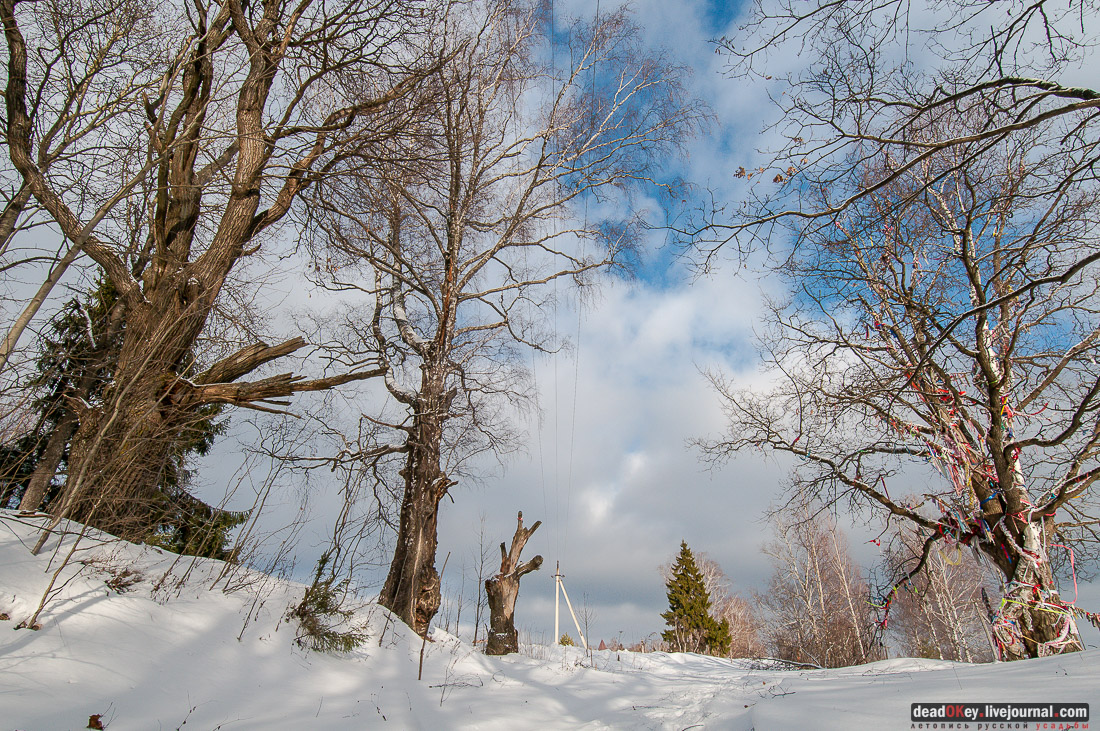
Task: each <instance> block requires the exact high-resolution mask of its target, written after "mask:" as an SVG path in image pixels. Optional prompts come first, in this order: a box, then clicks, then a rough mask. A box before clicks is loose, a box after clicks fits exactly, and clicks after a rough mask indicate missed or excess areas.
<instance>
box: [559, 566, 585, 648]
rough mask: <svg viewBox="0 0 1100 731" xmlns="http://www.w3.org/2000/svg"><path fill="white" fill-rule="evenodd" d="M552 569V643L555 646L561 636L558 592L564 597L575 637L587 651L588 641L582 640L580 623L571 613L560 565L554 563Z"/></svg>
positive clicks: (582, 633)
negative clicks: (577, 636) (574, 630)
mask: <svg viewBox="0 0 1100 731" xmlns="http://www.w3.org/2000/svg"><path fill="white" fill-rule="evenodd" d="M555 567H556V568H555V569H554V582H555V583H554V637H555V639H554V642H555V644H556V643H557V642H558V641H559V640H561V635H560V634H558V632H559V626H558V592H559V591H560V592H561V594H562V595H564V596H565V606H567V607H569V616H570V617H572V618H573V626H574V627H576V628H577V635H579V636H580V638H581V646H582V647H584V649H585V650H586V651H587V650H588V641H587V640H586V639H585V638H584V632H582V631H581V623H580V622H578V621H577V613H576V612H574V611H573V602H571V601H569V592H567V591H566V590H565V583H564V582H563V581H562V579H564V578H565V577H564V576H562V573H561V563H560V562H557V563H555Z"/></svg>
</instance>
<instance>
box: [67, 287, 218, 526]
mask: <svg viewBox="0 0 1100 731" xmlns="http://www.w3.org/2000/svg"><path fill="white" fill-rule="evenodd" d="M197 290H198V285H197V283H196V282H195V280H191V282H189V286H187V287H182V288H176V287H164V288H161V289H159V291H157V292H156V293H155V295H154V299H152V301H149V302H146V303H142V304H141V305H140V306H138V307H135V308H129V312H128V314H127V323H126V330H125V334H124V336H123V342H122V345H121V348H120V351H119V357H118V363H117V365H116V366H115V370H114V373H113V374H112V375H113V379H112V383H111V385H110V386H109V387H108V389H107V391H106V393H105V394H104V402H103V405H102V406H98V407H96V408H91V409H88V410H87V411H86V412H84V413H83V414H80V415H79V419H80V426H79V427H78V428H77V430H76V433H75V434H74V435H73V440H72V448H71V450H70V458H69V476H68V479H67V480H66V486H65V493H64V496H63V499H62V502H61V508H60V509H59V511H58V512H57V513H56V516H55V517H71V518H75V519H77V520H80V521H82V522H92V523H94V525H96V527H98V528H101V529H103V530H106V531H108V532H111V533H114V534H116V535H119V536H120V537H123V538H135V537H140V536H139V534H140V533H141V532H142V530H143V528H144V527H145V526H144V521H143V520H142V516H143V514H144V511H143V508H144V507H147V506H146V502H147V500H148V499H149V497H150V496H151V494H152V492H153V491H154V489H155V486H156V483H157V481H158V480H159V478H160V476H161V474H162V471H163V469H164V466H165V465H166V464H167V463H168V460H169V459H170V458H171V455H172V453H173V450H174V449H175V447H176V439H177V437H178V435H179V432H180V429H181V428H182V427H183V426H185V425H186V423H187V420H188V419H193V418H195V416H194V414H193V412H192V409H190V408H188V407H187V406H186V405H183V404H177V403H175V402H174V398H173V393H172V389H173V387H174V386H176V385H177V383H179V382H180V378H181V377H182V371H184V370H186V368H187V367H188V366H189V365H190V364H189V363H188V362H187V359H188V355H189V353H190V350H191V349H192V347H193V345H194V343H195V340H196V338H197V337H198V335H199V333H200V332H201V330H202V327H203V325H204V324H205V320H206V315H207V313H208V312H209V311H210V309H211V303H210V302H209V301H208V300H209V296H207V297H202V298H200V297H198V291H197Z"/></svg>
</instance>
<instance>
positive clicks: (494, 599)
mask: <svg viewBox="0 0 1100 731" xmlns="http://www.w3.org/2000/svg"><path fill="white" fill-rule="evenodd" d="M540 525H542V521H541V520H536V521H535V524H534V525H532V526H531V527H530V528H524V527H523V512H522V511H520V513H519V516H518V518H517V525H516V532H515V535H513V536H512V546H511V548H508V547H506V546H505V545H504V543H503V542H502V543H501V544H500V571H499V572H497V574H496V576H493V577H492V578H490V579H486V581H485V596H486V597H488V600H489V637H488V640H486V642H485V654H486V655H507V654H508V653H510V652H519V636H518V634H517V633H516V599H518V598H519V582H520V579H522V578H523V577H524V576H525V575H527V574H529V573H531V572H532V571H538V570H539V568H541V567H542V556H535V557H534V558H533V559H531V560H530V561H527V562H525V563H520V562H519V555H520V553H521V552H522V551H523V547H524V546H526V545H527V541H528V540H530V539H531V534H532V533H534V532H535V531H536V530H538V528H539V526H540ZM586 629H587V628H586Z"/></svg>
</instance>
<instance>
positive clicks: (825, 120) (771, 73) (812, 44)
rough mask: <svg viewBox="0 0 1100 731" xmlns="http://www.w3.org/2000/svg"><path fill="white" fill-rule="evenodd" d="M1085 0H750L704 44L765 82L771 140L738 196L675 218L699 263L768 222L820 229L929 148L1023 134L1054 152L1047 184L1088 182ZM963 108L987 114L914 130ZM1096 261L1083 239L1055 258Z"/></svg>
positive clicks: (978, 152)
mask: <svg viewBox="0 0 1100 731" xmlns="http://www.w3.org/2000/svg"><path fill="white" fill-rule="evenodd" d="M1095 10H1096V6H1095V3H1093V2H1091V1H1089V0H1070V1H1068V2H1058V1H1056V0H1035V1H1034V2H1001V3H989V2H985V0H946V1H945V2H932V1H930V0H929V1H923V2H922V1H918V2H913V1H912V0H881V1H879V0H874V1H872V0H853V1H852V2H834V1H833V0H812V1H811V2H795V1H792V0H755V2H753V3H752V5H751V7H750V8H749V9H748V11H747V13H746V18H745V21H744V23H742V24H741V25H740V32H739V33H738V34H737V35H736V36H733V37H724V38H722V39H720V40H719V41H718V42H717V48H716V50H717V51H718V52H721V53H724V54H726V55H727V58H728V59H729V62H730V63H729V68H728V71H729V74H730V76H731V77H733V78H735V79H737V80H738V81H739V82H742V83H744V82H755V83H759V84H764V85H767V86H768V88H769V96H770V98H771V99H772V100H773V101H774V104H775V112H776V116H775V120H776V121H775V122H774V124H773V126H772V127H771V128H770V130H769V131H770V132H771V133H773V137H772V140H774V142H773V143H772V144H771V145H770V149H769V150H767V151H765V152H763V155H762V160H761V161H760V163H759V164H756V163H751V162H749V161H748V160H746V164H745V166H743V167H742V168H741V169H739V170H738V171H737V172H736V176H737V177H741V178H745V179H747V181H751V182H750V192H751V202H749V203H747V204H746V205H744V206H742V207H740V208H739V209H738V210H736V211H726V210H724V209H722V208H721V207H712V208H711V209H710V210H701V211H700V214H701V216H700V217H699V218H697V219H696V223H699V224H701V225H699V226H695V227H692V226H687V227H685V229H684V230H683V233H685V234H687V235H688V236H689V238H692V239H693V240H694V241H695V242H696V243H697V244H698V245H699V247H700V251H701V252H702V253H703V254H704V260H705V262H706V263H710V262H711V260H712V257H713V255H714V254H715V253H717V252H718V251H719V250H721V249H723V248H725V247H727V246H729V245H731V244H736V245H737V246H738V248H739V249H740V250H741V251H742V252H745V251H747V250H749V249H751V248H753V247H754V245H755V244H758V243H764V244H765V245H766V244H767V239H768V238H769V236H770V235H772V234H774V233H776V232H777V231H782V228H779V229H777V228H775V227H774V226H773V224H779V225H780V226H783V225H786V224H791V225H794V226H796V227H799V228H810V229H813V228H816V227H824V228H828V227H830V226H831V225H832V221H833V219H834V218H835V217H836V216H837V215H838V214H840V213H841V212H843V211H844V210H845V209H847V208H848V207H849V206H851V205H853V204H854V203H855V202H856V201H858V200H860V199H861V198H863V197H865V196H868V195H872V194H874V193H875V192H876V191H878V190H879V189H880V188H882V187H886V186H889V185H891V183H892V182H893V181H894V180H895V179H897V178H898V177H900V176H903V175H905V174H907V173H908V172H909V171H910V170H911V169H915V168H919V167H920V166H922V165H925V164H926V163H927V162H928V161H929V160H930V159H931V158H933V157H941V159H942V153H945V152H946V153H951V157H952V158H953V159H954V160H955V166H954V167H953V168H949V169H948V168H945V169H942V170H941V175H948V174H953V173H955V172H958V170H959V169H960V168H963V167H966V166H968V165H970V164H971V163H973V162H975V161H978V160H981V159H982V158H983V157H985V156H986V155H987V154H992V155H993V156H994V157H996V155H997V152H996V151H997V150H998V149H999V148H1000V147H1002V146H1003V145H1004V144H1006V143H1011V141H1012V140H1017V139H1019V138H1020V137H1021V136H1029V135H1030V136H1034V135H1036V134H1038V135H1039V137H1040V138H1041V139H1042V140H1043V142H1044V143H1045V144H1052V145H1057V147H1058V148H1059V154H1060V155H1061V156H1062V158H1063V159H1064V160H1065V161H1066V163H1067V164H1065V165H1062V166H1061V167H1060V169H1059V170H1057V171H1056V172H1055V174H1054V175H1052V177H1051V179H1050V180H1049V189H1050V190H1051V191H1057V190H1060V189H1063V188H1069V187H1074V186H1082V185H1083V186H1089V187H1091V186H1093V185H1094V184H1095V182H1096V176H1095V172H1094V170H1093V166H1092V163H1093V162H1095V160H1096V154H1097V148H1096V145H1097V143H1098V142H1100V140H1098V138H1097V135H1096V116H1095V114H1094V113H1093V110H1095V109H1096V108H1097V107H1100V93H1098V92H1097V91H1096V90H1095V89H1091V88H1087V87H1082V86H1078V85H1077V84H1076V83H1074V81H1073V80H1072V79H1073V77H1074V75H1075V73H1076V72H1077V69H1078V68H1079V67H1080V66H1081V65H1082V64H1084V63H1087V62H1089V61H1090V60H1091V59H1092V54H1094V53H1095V51H1096V49H1097V41H1098V38H1097V34H1096V32H1095V30H1094V29H1092V28H1091V27H1089V25H1088V24H1087V23H1085V22H1084V18H1085V17H1086V16H1087V15H1088V14H1089V13H1091V12H1094V11H1095ZM792 59H795V60H794V61H793V63H792ZM977 107H980V108H982V109H984V110H985V111H986V114H985V115H984V116H983V117H982V118H980V119H973V118H972V119H971V122H972V123H971V124H970V125H968V126H966V127H965V128H951V129H946V128H940V129H939V130H938V132H939V133H937V134H933V135H930V134H928V130H929V128H930V126H931V125H932V124H933V123H935V121H936V120H937V119H941V118H943V117H944V116H949V115H952V114H956V113H958V112H959V110H961V109H962V110H965V109H967V108H970V109H973V108H977ZM882 159H894V160H898V161H900V162H899V163H898V164H897V165H894V166H888V167H884V168H882V169H880V171H879V174H878V175H875V176H871V177H868V176H867V175H866V169H865V168H866V166H865V163H866V162H868V161H872V160H882ZM1069 163H1073V164H1069ZM930 182H935V181H930ZM774 243H776V242H775V241H774V240H773V241H772V244H774ZM1096 260H1097V257H1096V256H1095V255H1094V254H1093V253H1092V252H1085V253H1083V255H1081V256H1077V257H1072V258H1070V259H1068V260H1066V261H1064V262H1062V266H1061V268H1060V272H1059V273H1065V274H1068V273H1069V272H1071V271H1073V270H1074V269H1075V268H1076V267H1081V266H1087V265H1088V264H1090V263H1092V262H1095V261H1096Z"/></svg>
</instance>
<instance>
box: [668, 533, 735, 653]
mask: <svg viewBox="0 0 1100 731" xmlns="http://www.w3.org/2000/svg"><path fill="white" fill-rule="evenodd" d="M665 586H666V587H667V589H668V611H667V612H665V613H664V614H662V615H661V619H663V620H665V623H666V624H667V625H668V626H669V629H667V630H666V631H664V632H662V633H661V639H663V640H664V641H665V642H666V643H668V645H669V647H670V648H671V649H672V651H673V652H700V653H704V654H708V655H724V654H726V653H727V652H728V651H729V647H730V642H731V637H730V626H729V621H728V620H726V619H723V620H722V621H721V622H719V621H718V620H716V619H715V618H714V617H712V616H711V614H710V592H708V591H707V587H706V584H705V583H704V582H703V574H702V572H700V571H699V567H698V566H697V565H696V563H695V556H694V555H693V554H692V552H691V549H690V548H688V545H687V542H686V541H681V542H680V555H679V556H677V558H676V563H675V565H674V566H673V567H672V576H671V577H670V578H669V580H668V583H667V584H665Z"/></svg>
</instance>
